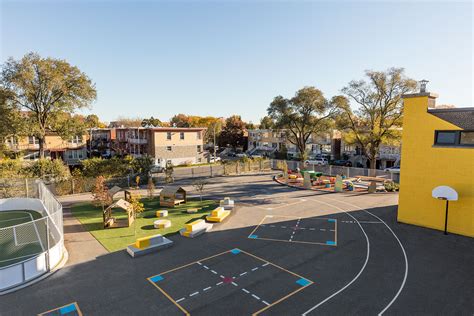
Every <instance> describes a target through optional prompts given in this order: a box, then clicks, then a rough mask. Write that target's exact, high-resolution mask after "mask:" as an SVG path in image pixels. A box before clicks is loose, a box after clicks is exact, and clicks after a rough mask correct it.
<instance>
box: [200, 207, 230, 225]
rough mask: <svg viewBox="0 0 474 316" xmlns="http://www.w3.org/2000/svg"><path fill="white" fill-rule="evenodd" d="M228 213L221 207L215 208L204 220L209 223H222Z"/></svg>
mask: <svg viewBox="0 0 474 316" xmlns="http://www.w3.org/2000/svg"><path fill="white" fill-rule="evenodd" d="M229 214H230V211H226V210H224V208H223V207H222V206H220V207H218V208H216V209H215V210H213V211H212V212H211V215H209V216H207V217H206V220H207V221H209V222H217V223H220V222H222V221H223V220H224V219H225V218H226V217H227V216H229Z"/></svg>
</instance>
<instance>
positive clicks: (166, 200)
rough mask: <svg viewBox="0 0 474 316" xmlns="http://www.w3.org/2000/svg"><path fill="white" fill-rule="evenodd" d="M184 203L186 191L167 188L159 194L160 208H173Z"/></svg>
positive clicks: (174, 187)
mask: <svg viewBox="0 0 474 316" xmlns="http://www.w3.org/2000/svg"><path fill="white" fill-rule="evenodd" d="M182 203H186V190H184V189H183V188H182V187H179V186H167V187H164V188H163V190H161V192H160V206H167V207H174V206H175V205H180V204H182Z"/></svg>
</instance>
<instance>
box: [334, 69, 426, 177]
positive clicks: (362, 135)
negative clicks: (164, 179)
mask: <svg viewBox="0 0 474 316" xmlns="http://www.w3.org/2000/svg"><path fill="white" fill-rule="evenodd" d="M365 75H366V77H367V80H354V81H351V82H349V84H348V85H347V86H346V87H344V88H343V89H342V92H343V93H344V95H345V96H337V97H334V98H333V103H334V104H335V105H336V106H337V107H338V108H339V109H340V111H341V114H340V115H339V117H338V119H337V127H338V128H339V129H341V130H342V131H344V132H345V134H346V135H345V138H344V139H345V140H346V142H348V143H353V144H357V145H358V146H360V148H361V150H362V153H363V154H364V155H365V156H366V157H367V159H368V160H369V162H370V169H375V167H376V162H377V156H378V154H379V149H380V146H381V145H382V144H385V143H391V142H396V141H398V140H399V139H400V137H401V126H402V116H403V100H402V95H403V94H405V93H409V92H413V91H414V90H415V89H416V87H417V83H416V81H415V80H413V79H410V78H407V77H406V76H405V74H404V69H403V68H390V69H388V70H386V71H371V70H368V71H366V72H365ZM351 102H352V103H353V104H354V106H355V108H356V109H355V110H353V109H352V107H351Z"/></svg>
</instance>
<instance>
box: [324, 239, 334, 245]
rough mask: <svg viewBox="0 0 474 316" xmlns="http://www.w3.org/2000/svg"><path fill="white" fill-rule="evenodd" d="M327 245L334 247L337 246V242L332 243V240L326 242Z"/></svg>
mask: <svg viewBox="0 0 474 316" xmlns="http://www.w3.org/2000/svg"><path fill="white" fill-rule="evenodd" d="M326 245H331V246H334V245H336V242H335V241H332V240H328V241H326Z"/></svg>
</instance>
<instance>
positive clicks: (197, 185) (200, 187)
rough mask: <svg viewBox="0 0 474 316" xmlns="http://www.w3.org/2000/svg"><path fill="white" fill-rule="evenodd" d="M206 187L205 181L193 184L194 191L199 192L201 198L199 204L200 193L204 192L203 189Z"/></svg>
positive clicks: (196, 181)
mask: <svg viewBox="0 0 474 316" xmlns="http://www.w3.org/2000/svg"><path fill="white" fill-rule="evenodd" d="M206 185H207V182H206V181H205V180H202V179H200V180H195V181H194V182H193V187H194V189H195V190H196V191H198V192H199V197H200V198H201V202H202V192H204V188H205V186H206Z"/></svg>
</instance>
